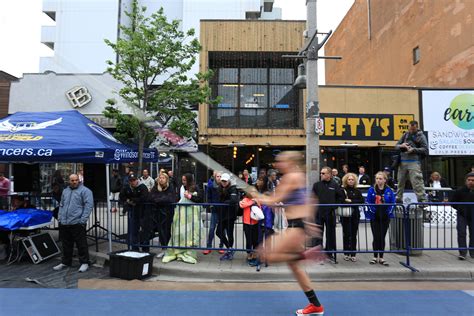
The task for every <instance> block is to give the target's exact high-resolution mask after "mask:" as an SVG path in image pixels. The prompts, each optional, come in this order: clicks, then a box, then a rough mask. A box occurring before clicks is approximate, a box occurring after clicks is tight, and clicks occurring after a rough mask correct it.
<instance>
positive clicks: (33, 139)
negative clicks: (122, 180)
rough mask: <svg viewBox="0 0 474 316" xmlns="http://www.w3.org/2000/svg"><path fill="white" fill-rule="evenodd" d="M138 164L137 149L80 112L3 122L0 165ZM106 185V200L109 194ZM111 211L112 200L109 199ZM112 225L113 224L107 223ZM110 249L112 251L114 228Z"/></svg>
mask: <svg viewBox="0 0 474 316" xmlns="http://www.w3.org/2000/svg"><path fill="white" fill-rule="evenodd" d="M137 160H138V150H137V148H130V147H128V146H126V145H124V144H122V143H120V142H119V141H118V140H117V139H115V138H114V137H113V136H112V134H110V133H109V132H108V131H107V130H105V129H104V128H102V127H101V126H100V125H97V124H96V123H94V122H93V121H91V120H89V119H88V118H87V117H85V116H84V115H82V114H81V113H79V112H78V111H60V112H17V113H14V114H12V115H9V116H7V117H6V118H3V119H2V120H0V161H2V162H8V163H11V162H48V163H51V162H82V163H104V164H106V168H105V170H106V177H105V178H106V179H109V177H110V176H109V164H110V163H124V162H134V161H137ZM143 161H144V162H156V161H158V153H157V151H156V149H148V148H147V149H145V150H144V152H143ZM109 185H110V184H109V181H106V187H107V196H109V193H110V187H109ZM107 208H108V209H109V210H110V209H111V205H110V200H109V199H107ZM108 224H109V225H111V221H110V220H108ZM108 229H109V248H110V250H111V240H112V236H111V227H108Z"/></svg>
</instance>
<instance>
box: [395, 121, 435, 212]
mask: <svg viewBox="0 0 474 316" xmlns="http://www.w3.org/2000/svg"><path fill="white" fill-rule="evenodd" d="M395 148H396V149H398V150H400V163H399V166H398V175H397V179H398V189H397V202H402V201H403V192H404V191H405V183H406V181H407V177H408V180H410V183H411V186H412V187H413V191H414V192H415V194H416V199H417V200H418V203H423V202H426V194H425V188H424V181H423V174H422V172H421V160H422V159H423V158H424V157H425V156H427V155H428V142H427V141H426V137H425V135H424V134H423V132H422V131H421V130H419V129H418V122H417V121H411V122H410V123H409V126H408V132H406V133H404V134H403V136H402V137H401V138H400V140H399V141H398V143H397V144H396V145H395Z"/></svg>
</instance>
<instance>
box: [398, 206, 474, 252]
mask: <svg viewBox="0 0 474 316" xmlns="http://www.w3.org/2000/svg"><path fill="white" fill-rule="evenodd" d="M407 210H408V211H409V212H410V213H415V214H416V216H417V217H418V218H423V223H422V224H423V228H422V229H423V230H424V234H423V238H422V242H420V243H418V244H411V245H410V247H411V249H413V250H418V251H421V250H426V251H429V250H455V251H459V252H471V253H472V254H473V255H474V248H473V247H468V244H467V243H466V231H467V230H469V227H470V231H471V232H473V231H474V203H472V202H471V203H456V202H440V203H432V202H430V203H412V204H409V205H408V207H407ZM459 211H461V213H460V214H459ZM468 213H470V214H468ZM467 235H469V238H470V240H473V241H471V245H473V244H474V239H473V238H474V235H471V234H467ZM460 242H461V243H463V245H460V244H459V243H460Z"/></svg>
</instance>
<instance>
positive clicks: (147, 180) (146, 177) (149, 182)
mask: <svg viewBox="0 0 474 316" xmlns="http://www.w3.org/2000/svg"><path fill="white" fill-rule="evenodd" d="M140 183H143V184H144V185H146V187H147V189H148V192H150V191H151V189H153V187H154V186H155V180H153V178H152V177H150V174H149V173H148V170H147V169H143V171H142V176H141V178H140Z"/></svg>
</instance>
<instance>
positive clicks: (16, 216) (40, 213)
mask: <svg viewBox="0 0 474 316" xmlns="http://www.w3.org/2000/svg"><path fill="white" fill-rule="evenodd" d="M52 217H53V212H50V211H44V210H38V209H34V208H28V209H20V210H17V211H13V212H6V211H0V230H17V229H19V228H21V227H31V226H36V225H40V224H48V223H49V222H51V218H52Z"/></svg>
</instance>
